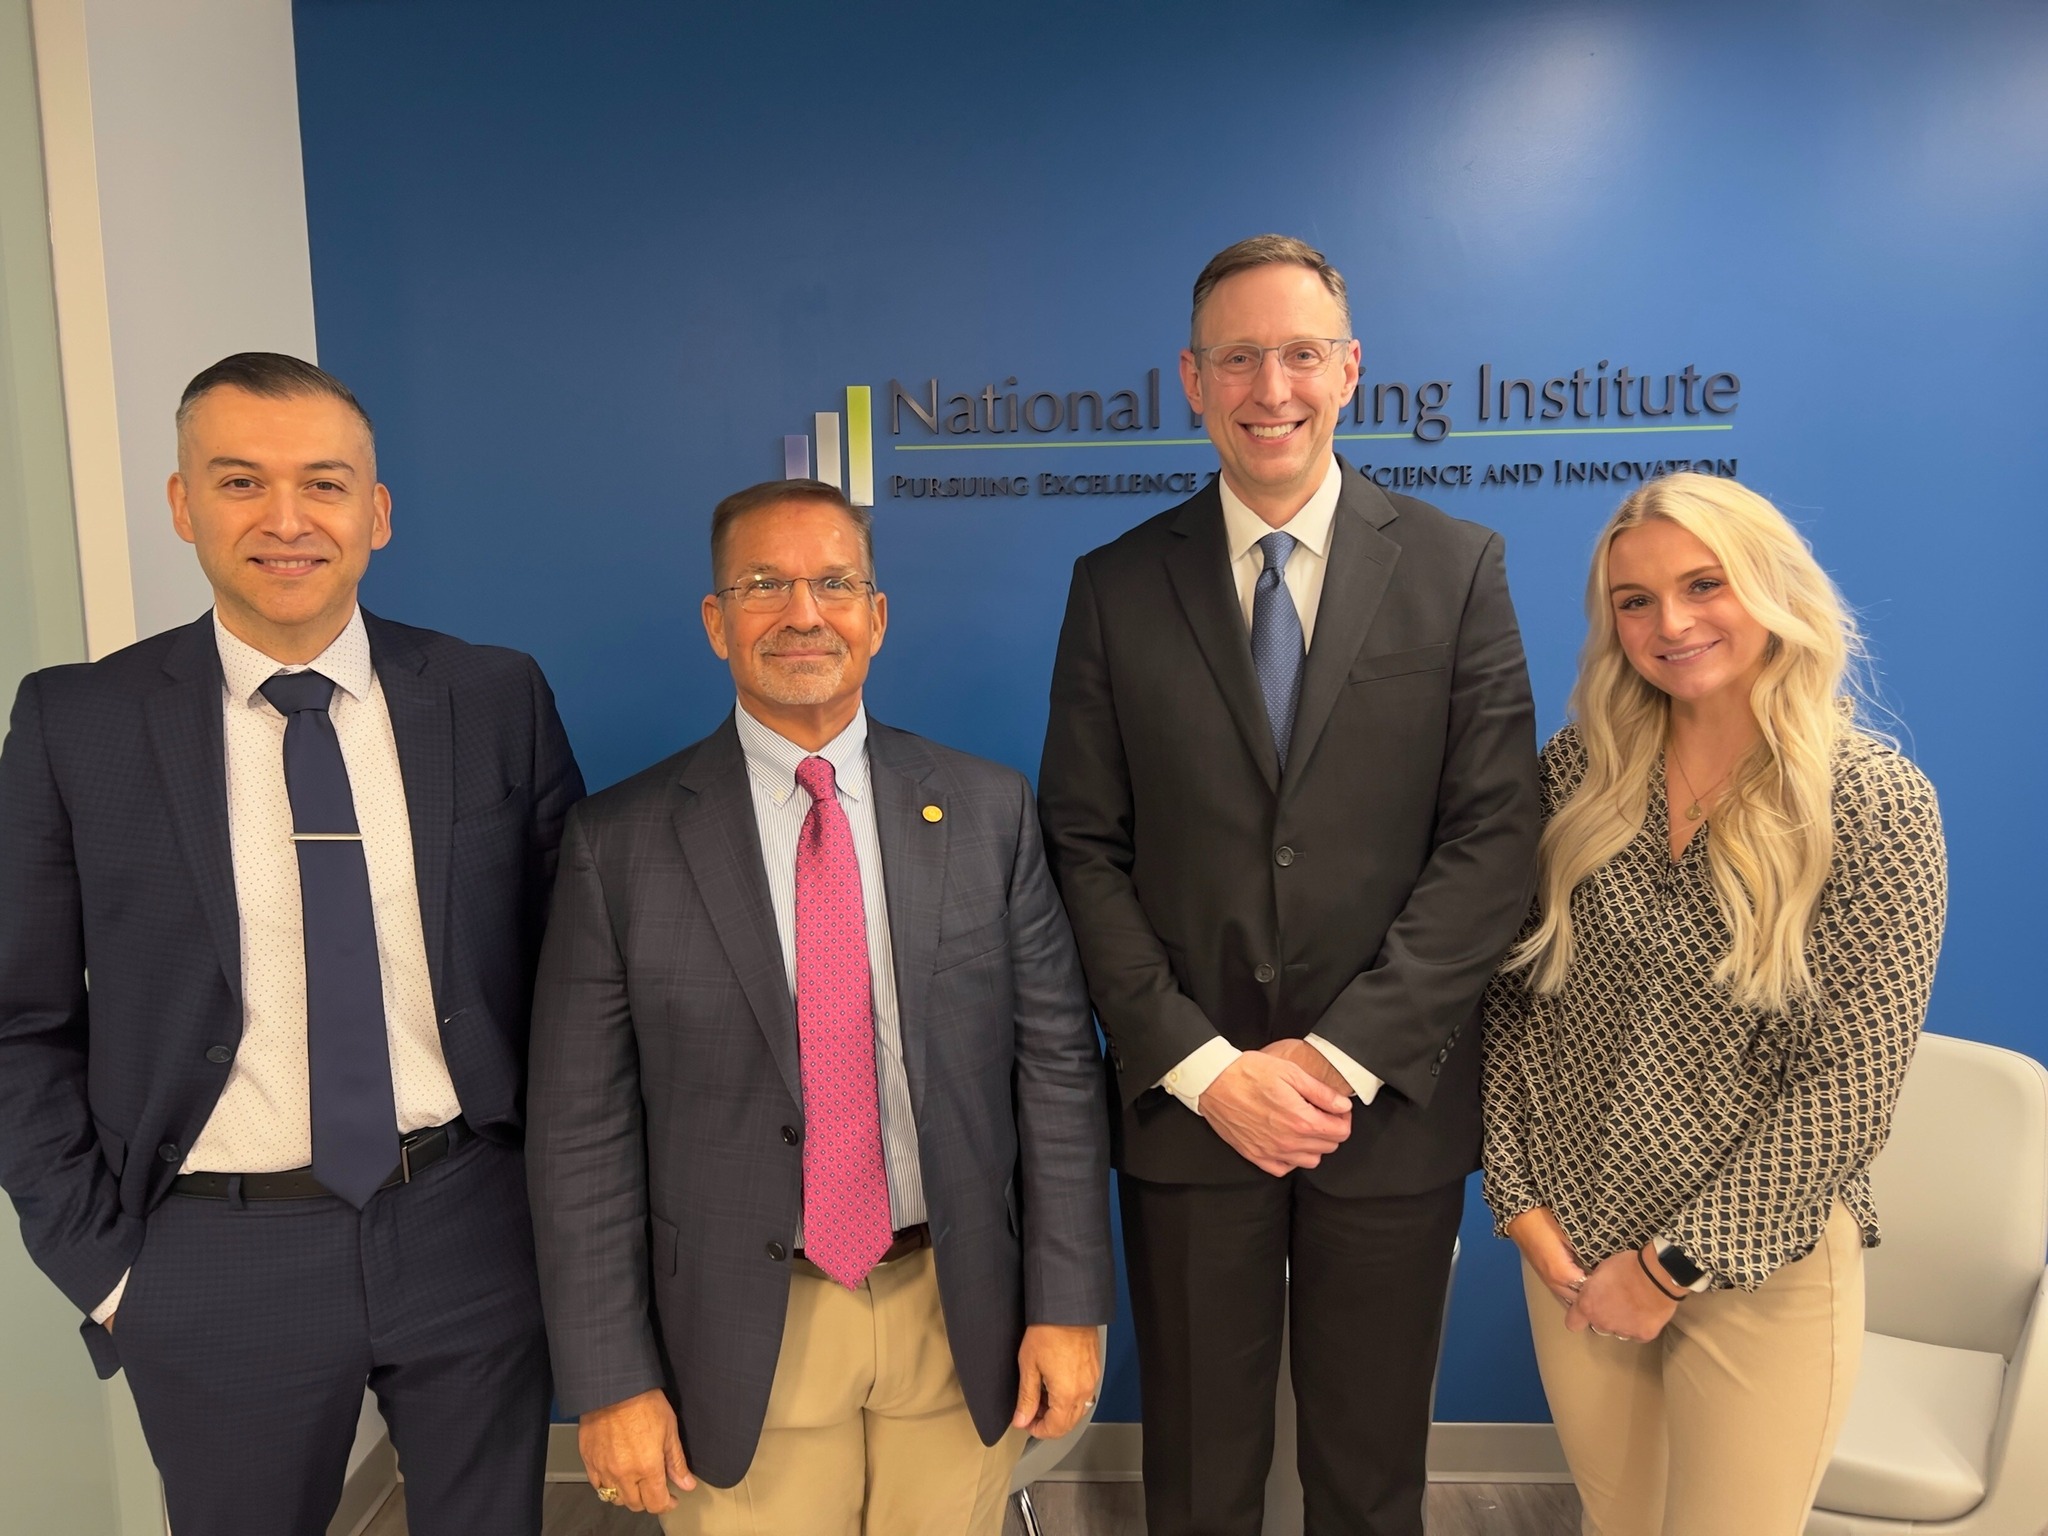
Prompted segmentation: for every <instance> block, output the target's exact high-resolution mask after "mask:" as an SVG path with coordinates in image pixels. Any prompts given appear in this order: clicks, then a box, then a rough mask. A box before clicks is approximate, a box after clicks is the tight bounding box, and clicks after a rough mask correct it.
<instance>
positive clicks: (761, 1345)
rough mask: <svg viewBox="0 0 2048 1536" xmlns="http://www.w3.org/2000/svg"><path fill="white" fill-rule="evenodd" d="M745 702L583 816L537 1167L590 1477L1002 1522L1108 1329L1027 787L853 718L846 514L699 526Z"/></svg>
mask: <svg viewBox="0 0 2048 1536" xmlns="http://www.w3.org/2000/svg"><path fill="white" fill-rule="evenodd" d="M711 549H712V568H713V571H714V573H715V577H716V580H717V583H718V586H719V590H718V591H716V592H714V593H713V594H711V595H710V596H708V597H706V598H705V599H704V626H705V631H706V633H707V634H708V635H709V637H710V641H711V645H712V649H713V650H715V651H716V652H717V653H718V654H719V655H720V656H721V657H723V658H724V659H725V660H726V662H727V663H728V664H729V665H730V667H731V669H732V676H733V682H734V684H735V685H736V688H737V690H738V695H739V699H738V708H737V709H736V710H735V712H734V713H733V715H732V716H731V717H730V718H729V719H728V720H727V721H726V722H725V723H724V724H723V725H721V726H720V727H719V728H718V730H716V731H715V732H713V733H712V734H711V735H710V736H708V737H706V738H705V739H704V740H703V741H700V742H698V743H697V744H696V745H695V746H692V747H688V748H686V749H685V750H684V751H682V752H680V753H678V754H677V755H676V756H674V757H672V758H669V759H668V760H666V761H664V762H661V763H657V764H656V765H655V766H654V767H652V768H650V769H648V770H646V771H645V772H643V773H641V774H639V775H637V776H636V777H634V778H631V779H628V780H627V781H626V782H624V783H623V784H620V785H617V786H616V787H614V788H612V789H610V790H607V791H605V792H604V793H602V794H599V795H597V796H594V797H593V798H592V799H590V800H588V801H586V802H584V804H583V805H582V806H581V807H579V808H578V809H577V810H576V811H575V812H574V813H573V814H572V816H571V819H570V822H569V826H568V829H567V832H566V834H565V838H564V842H563V859H562V867H561V877H560V883H559V885H558V887H557V894H556V900H555V907H554V914H553V917H552V920H551V922H550V925H549V929H548V934H547V939H546V942H545V944H544V946H543V950H542V959H541V966H540V976H539V980H538V983H537V988H536V1001H535V1011H534V1033H533V1058H532V1073H533V1086H532V1090H531V1098H530V1103H529V1115H530V1129H529V1133H528V1158H529V1179H530V1186H531V1193H532V1199H533V1207H534V1218H535V1222H536V1229H537V1232H538V1238H539V1253H540V1266H541V1277H542V1295H543V1300H544V1303H545V1306H546V1311H547V1320H548V1331H549V1335H550V1340H551V1346H552V1351H553V1355H554V1364H555V1379H556V1384H557V1390H558V1394H559V1397H560V1400H561V1402H562V1404H563V1406H564V1407H566V1408H567V1409H568V1410H570V1411H572V1412H574V1413H577V1414H579V1415H580V1416H581V1420H582V1428H581V1433H580V1443H581V1447H582V1452H583V1459H584V1464H585V1467H586V1469H587V1470H588V1472H589V1475H590V1480H591V1483H592V1485H593V1486H594V1487H595V1488H596V1489H597V1493H598V1497H600V1498H602V1499H605V1500H606V1501H607V1502H615V1503H619V1504H623V1505H625V1506H627V1507H629V1508H633V1509H647V1510H653V1511H655V1512H657V1513H660V1514H662V1516H663V1523H664V1525H665V1527H666V1528H667V1529H668V1530H670V1531H671V1532H693V1533H694V1532H706V1533H721V1536H722V1533H728V1532H763V1533H765V1532H774V1533H776V1536H804V1533H811V1532H816V1533H820V1536H822V1533H827V1532H829V1533H833V1536H840V1533H844V1532H852V1531H860V1530H866V1531H870V1532H876V1533H881V1532H887V1533H889V1536H914V1533H920V1532H929V1533H932V1536H939V1533H944V1536H958V1533H960V1532H963V1531H966V1532H976V1533H980V1532H987V1533H991V1536H993V1533H994V1532H996V1531H998V1530H999V1529H1000V1527H1001V1523H1002V1512H1003V1505H1004V1502H1005V1497H1006V1495H1007V1492H1008V1488H1009V1481H1010V1473H1011V1470H1012V1468H1013V1467H1014V1466H1015V1463H1016V1459H1017V1456H1018V1455H1019V1453H1020V1452H1021V1450H1022V1448H1023V1443H1024V1439H1025V1437H1026V1436H1027V1435H1038V1436H1042V1437H1052V1436H1057V1435H1060V1434H1064V1433H1065V1432H1066V1431H1067V1430H1068V1429H1070V1428H1071V1427H1072V1426H1073V1425H1074V1424H1075V1423H1076V1422H1077V1421H1078V1420H1079V1418H1080V1416H1081V1415H1082V1413H1083V1412H1085V1410H1086V1409H1087V1407H1088V1406H1089V1405H1090V1404H1091V1403H1092V1401H1093V1398H1094V1393H1095V1390H1096V1386H1097V1383H1098V1381H1099V1379H1100V1375H1101V1362H1100V1358H1099V1351H1098V1346H1097V1332H1096V1330H1097V1326H1098V1325H1099V1324H1101V1323H1103V1322H1106V1321H1107V1320H1108V1318H1109V1315H1110V1311H1111V1305H1112V1278H1111V1267H1110V1245H1109V1226H1108V1144H1107V1138H1108V1114H1107V1103H1106V1094H1105V1087H1104V1080H1103V1075H1102V1067H1101V1063H1100V1060H1099V1056H1098V1047H1097V1042H1096V1034H1095V1027H1094V1024H1093V1021H1092V1018H1091V1015H1090V1012H1089V1005H1088V999H1087V994H1086V990H1085V988H1084V986H1083V983H1082V978H1081V972H1080V967H1079V963H1078V961H1077V959H1076V957H1075V952H1074V944H1073V938H1072V935H1071V934H1070V933H1069V931H1068V927H1067V921H1066V917H1065V914H1064V913H1063V912H1062V910H1061V908H1060V904H1059V900H1058V897H1057V896H1056V895H1055V894H1054V891H1053V886H1052V881H1051V879H1050V877H1049V875H1048V873H1047V870H1046V864H1045V855H1044V851H1043V849H1042V848H1041V846H1040V843H1039V833H1038V825H1037V820H1036V815H1035V812H1034V809H1033V805H1032V796H1031V791H1030V788H1029V786H1028V785H1027V783H1026V782H1025V780H1024V778H1023V777H1022V776H1021V775H1020V774H1018V773H1016V772H1014V771H1012V770H1011V769H1008V768H1003V767H999V766H997V765H995V764H993V763H988V762H984V761H981V760H979V759H976V758H972V757H968V756H965V755H964V754H962V753H959V752H954V751H951V750H949V749H947V748H945V747H941V746H939V745H937V744H936V743H933V742H929V741H925V740H923V739H921V738H919V737H916V736H912V735H909V734H907V733H905V732H902V731H896V730H891V729H890V728H888V727H887V726H884V725H881V724H879V723H878V722H875V721H871V720H870V719H869V718H868V716H867V713H866V711H865V709H864V708H863V706H862V703H861V686H862V683H863V681H864V679H865V678H866V675H867V669H868V663H869V660H870V658H872V657H873V655H874V654H875V653H876V652H877V651H878V650H879V649H880V648H881V644H882V638H883V635H884V633H885V631H886V629H887V624H888V603H887V599H885V598H884V597H883V596H882V595H881V594H880V592H878V591H877V590H876V588H875V582H874V558H873V547H872V542H871V538H870V531H869V517H868V514H867V513H866V512H865V511H864V510H862V509H858V508H855V507H853V506H851V505H849V504H848V502H847V501H846V499H845V498H844V497H843V496H842V495H841V494H840V493H839V492H838V491H837V490H836V489H834V488H832V487H830V486H827V485H824V484H821V483H819V482H816V481H801V480H799V481H774V482H770V483H768V484H765V485H760V486H755V487H753V488H751V489H749V490H746V491H741V492H739V493H737V494H736V495H733V496H730V497H728V498H726V500H725V501H723V502H721V503H720V504H719V506H718V508H717V510H716V512H715V513H714V514H713V518H712V534H711Z"/></svg>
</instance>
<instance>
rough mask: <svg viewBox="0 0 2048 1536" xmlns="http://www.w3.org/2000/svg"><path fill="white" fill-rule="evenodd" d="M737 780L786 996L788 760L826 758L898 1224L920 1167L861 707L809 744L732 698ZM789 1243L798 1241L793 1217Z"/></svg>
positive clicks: (791, 964)
mask: <svg viewBox="0 0 2048 1536" xmlns="http://www.w3.org/2000/svg"><path fill="white" fill-rule="evenodd" d="M733 721H734V724H735V725H736V726H737V727H738V729H739V736H740V748H741V750H742V751H743V752H745V753H746V758H747V780H748V783H749V785H750V787H751V788H752V789H753V792H754V822H755V825H756V826H757V827H758V828H759V829H760V833H761V861H762V863H763V864H764V865H765V866H766V868H767V872H768V899H769V901H770V902H771V903H773V905H774V907H775V932H776V936H777V938H779V939H780V940H781V943H782V965H783V970H784V971H785V972H786V974H787V975H788V977H789V995H790V998H791V1000H792V1002H793V1001H794V1000H795V998H796V845H797V840H798V837H799V836H800V835H801V833H802V832H803V826H804V820H805V818H806V817H808V816H809V815H810V813H811V797H810V796H809V795H808V794H804V793H802V792H800V791H799V790H798V788H797V782H796V770H797V765H798V764H800V763H801V762H803V761H804V759H805V758H808V757H822V758H824V759H825V761H826V762H828V763H830V764H831V765H832V776H833V786H834V788H835V789H837V791H838V797H839V805H840V808H841V809H842V810H844V811H845V812H846V821H847V825H848V827H849V828H850V829H851V830H852V833H853V853H854V858H855V860H856V862H858V863H859V865H860V891H861V906H862V908H863V910H864V913H865V916H866V920H867V933H868V981H869V985H870V988H871V991H872V994H873V1001H874V1011H875V1086H876V1089H877V1099H878V1101H879V1103H880V1106H881V1113H882V1160H883V1163H884V1165H885V1166H886V1168H887V1170H888V1175H889V1213H890V1222H889V1224H890V1225H891V1226H892V1227H894V1228H896V1229H897V1230H898V1231H901V1230H902V1229H903V1228H905V1227H914V1226H916V1225H917V1224H918V1223H919V1222H921V1221H923V1220H924V1219H925V1204H924V1171H923V1169H921V1168H920V1167H919V1166H918V1161H917V1156H918V1153H917V1121H916V1119H915V1118H914V1117H913V1116H912V1114H911V1109H910V1076H909V1074H908V1073H907V1072H906V1071H905V1070H904V1066H903V1025H902V1019H901V1017H900V1015H899V1013H898V1011H897V1003H896V951H895V947H894V945H893V944H891V942H890V938H889V895H888V889H887V887H886V886H884V885H883V883H882V834H881V830H880V827H879V824H878V823H877V822H876V820H875V797H874V795H873V794H872V793H871V790H872V786H873V779H872V775H871V773H870V770H869V764H868V712H867V708H866V706H862V707H861V708H859V709H856V710H855V711H854V716H853V720H852V722H851V723H850V724H849V725H848V726H847V727H846V729H845V730H843V731H841V732H840V733H839V734H838V735H837V736H835V737H833V738H832V739H831V740H830V741H828V742H826V743H825V745H824V746H822V747H820V748H819V749H818V750H817V751H816V752H810V751H807V750H805V749H804V748H803V747H800V746H798V745H797V744H796V743H795V742H793V741H791V740H789V738H787V737H786V736H783V735H782V734H781V733H780V732H778V731H774V730H771V729H770V728H769V727H767V726H765V725H763V724H762V723H761V722H760V721H758V720H756V719H755V718H754V717H753V716H752V715H750V714H748V713H747V710H746V706H745V705H744V704H742V705H740V706H739V707H738V708H737V709H735V710H734V711H733ZM794 1242H795V1245H796V1246H797V1247H799V1248H801V1247H802V1246H803V1224H802V1221H801V1218H799V1221H798V1224H797V1230H796V1234H795V1237H794Z"/></svg>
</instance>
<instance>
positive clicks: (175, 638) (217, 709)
mask: <svg viewBox="0 0 2048 1536" xmlns="http://www.w3.org/2000/svg"><path fill="white" fill-rule="evenodd" d="M363 624H364V628H365V629H366V630H367V632H368V634H369V640H370V656H371V660H372V663H373V664H374V666H375V667H376V671H377V678H378V681H379V682H380V683H381V684H382V686H383V691H384V697H385V702H386V705H387V707H388V708H389V710H390V714H391V730H392V735H393V737H394V738H395V739H396V742H397V745H398V762H399V772H400V776H401V778H402V779H403V781H404V784H405V798H406V810H407V814H408V816H409V817H410V820H411V824H412V843H413V868H414V872H415V876H416V879H417V882H418V886H419V898H420V925H421V928H422V931H423V933H424V936H425V938H426V949H427V963H428V967H429V971H430V973H431V975H432V979H433V990H434V1006H435V1016H436V1017H437V1018H438V1019H439V1021H440V1026H441V1044H442V1049H443V1051H444V1053H445V1055H446V1057H447V1062H448V1073H449V1076H450V1078H451V1079H452V1080H453V1082H454V1085H455V1091H456V1094H457V1096H458V1098H459V1099H460V1100H461V1102H462V1108H463V1113H464V1115H465V1116H466V1117H467V1118H468V1120H469V1122H470V1123H471V1124H472V1125H473V1126H474V1127H475V1128H476V1129H477V1131H478V1132H479V1133H480V1134H481V1135H483V1136H485V1137H487V1138H489V1139H491V1140H494V1141H498V1142H501V1143H504V1144H507V1145H517V1144H518V1143H519V1140H520V1137H521V1134H522V1113H523V1109H522V1102H521V1101H522V1095H523V1090H524V1084H525V1065H526V1031H527V1023H528V1019H529V1016H530V998H531V995H532V992H531V989H532V982H533V972H534V965H535V962H536V959H537V957H538V953H539V948H540V936H541V929H542V926H543V923H544V920H545V915H546V908H547V896H548V887H549V884H550V882H551V881H552V880H553V878H554V870H555V851H556V845H557V843H558V841H559V839H560V837H561V829H562V820H563V817H564V816H565V815H566V814H567V812H568V809H569V807H570V805H572V804H573V803H574V802H575V801H576V800H577V799H579V798H580V797H581V796H582V793H583V779H582V776H581V775H580V774H579V773H578V772H577V769H576V760H575V758H574V756H573V755H572V754H571V753H570V750H569V742H568V738H567V737H566V736H565V735H564V734H563V731H562V724H561V720H560V718H559V717H558V716H557V715H556V713H555V702H554V696H553V695H552V694H551V693H550V692H549V691H548V685H547V683H546V681H545V680H544V679H543V678H542V676H541V673H540V669H539V668H538V667H537V666H535V665H534V663H533V660H532V659H531V658H530V657H527V656H523V655H521V654H519V653H518V652H516V651H507V650H500V649H498V648H496V647H492V646H480V645H468V644H465V643H464V642H462V641H460V640H456V639H454V638H452V637H450V636H448V635H442V634H436V633H434V632H433V631H431V630H425V629H414V628H411V627H410V626H407V625H404V624H394V623H392V622H390V621H389V620H386V619H380V618H377V617H376V616H375V615H373V614H371V613H369V612H368V611H367V610H366V611H365V612H364V614H363ZM221 687H222V683H221V665H220V651H219V648H218V646H217V644H216V642H215V639H214V629H213V618H212V615H211V614H208V615H206V616H204V617H202V618H200V619H199V620H198V621H196V622H195V623H192V624H188V625H185V626H183V627H182V628H178V629H173V630H167V631H165V632H164V633H162V634H160V635H153V636H151V637H150V638H149V639H147V640H143V641H140V642H139V643H137V644H135V645H131V646H129V647H127V648H126V649H125V650H121V651H117V652H115V653H114V654H113V655H111V656H108V657H106V658H104V659H103V660H100V661H97V662H93V663H89V664H82V665H76V666H62V667H51V668H48V669H46V670H44V671H41V672H36V673H32V674H30V675H29V676H28V677H27V678H24V679H23V680H22V684H21V690H20V693H19V695H18V696H17V698H16V700H15V705H14V714H13V719H12V722H11V725H10V728H9V731H8V736H7V742H6V746H5V748H4V750H0V1186H4V1187H5V1188H6V1190H7V1192H8V1194H10V1195H11V1196H12V1197H13V1199H14V1205H15V1208H16V1210H17V1211H18V1212H19V1213H20V1216H21V1230H22V1238H23V1241H24V1243H25V1244H26V1246H27V1248H28V1251H29V1255H30V1257H32V1258H33V1259H34V1260H35V1261H36V1263H37V1264H38V1265H40V1266H41V1267H42V1269H43V1271H44V1272H45V1273H46V1274H48V1275H49V1276H50V1278H51V1279H52V1280H54V1281H55V1282H56V1283H57V1286H58V1288H59V1289H60V1290H62V1291H63V1292H64V1294H65V1295H66V1296H68V1297H69V1298H70V1299H71V1301H72V1303H73V1304H74V1305H75V1306H77V1307H78V1309H79V1310H80V1311H81V1312H88V1313H89V1312H90V1311H91V1310H92V1309H93V1308H94V1307H96V1306H98V1305H99V1304H100V1303H101V1302H102V1301H104V1300H105V1299H106V1297H107V1296H108V1294H109V1293H110V1292H111V1291H112V1290H113V1289H114V1285H115V1283H116V1282H117V1281H118V1280H120V1278H121V1276H122V1275H123V1274H125V1273H126V1272H127V1270H128V1269H129V1267H130V1265H131V1263H132V1262H133V1260H134V1258H135V1255H136V1253H137V1251H138V1249H139V1248H140V1247H141V1244H142V1235H143V1226H144V1218H145V1216H146V1215H147V1214H148V1212H150V1211H151V1210H153V1209H154V1208H155V1207H156V1205H157V1204H158V1202H160V1201H161V1200H162V1199H163V1198H164V1197H165V1195H166V1194H167V1193H168V1192H169V1189H170V1185H171V1181H172V1180H173V1179H174V1178H175V1177H176V1176H177V1173H178V1168H179V1165H180V1164H181V1163H182V1162H183V1161H184V1158H185V1154H186V1150H187V1149H188V1148H189V1147H190V1146H191V1145H192V1143H193V1142H194V1140H196V1139H197V1137H198V1135H199V1132H200V1130H201V1129H202V1128H203V1127H204V1126H205V1124H206V1121H207V1118H208V1117H209V1116H210V1115H211V1114H212V1112H213V1107H214V1104H215V1102H216V1101H217V1100H218V1099H219V1098H220V1094H221V1090H222V1088H223V1087H224V1086H225V1085H226V1083H227V1078H228V1071H229V1067H230V1064H231V1063H232V1062H233V1060H234V1053H235V1049H236V1047H237V1046H238V1045H239V1043H240V1041H241V1037H242V952H241V922H240V913H239V908H238V906H237V901H236V893H235V872H234V862H233V855H232V852H231V850H230V847H229V834H228V797H227V776H226V764H225V752H226V749H225V745H224V741H223V727H222V709H221ZM88 973H89V978H90V986H88ZM82 1331H83V1332H84V1335H85V1340H86V1344H87V1346H88V1348H90V1349H91V1351H92V1353H93V1357H94V1360H95V1363H96V1364H97V1365H98V1367H99V1369H100V1371H101V1373H102V1374H103V1375H111V1374H113V1372H114V1370H115V1369H117V1368H118V1363H119V1357H118V1355H117V1353H116V1350H115V1344H114V1340H113V1337H112V1335H110V1334H109V1333H108V1332H107V1330H106V1329H104V1328H102V1327H100V1326H99V1325H98V1324H96V1323H93V1322H91V1321H90V1320H88V1321H87V1322H86V1323H85V1324H84V1325H83V1328H82Z"/></svg>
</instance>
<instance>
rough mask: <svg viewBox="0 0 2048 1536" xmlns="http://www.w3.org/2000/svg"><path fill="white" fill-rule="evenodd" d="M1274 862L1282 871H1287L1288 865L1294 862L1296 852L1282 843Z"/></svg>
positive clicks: (1274, 856)
mask: <svg viewBox="0 0 2048 1536" xmlns="http://www.w3.org/2000/svg"><path fill="white" fill-rule="evenodd" d="M1273 862H1274V863H1275V864H1278V865H1279V866H1280V867H1281V868H1282V869H1285V868H1286V867H1287V866H1288V865H1290V864H1292V863H1293V862H1294V850H1293V849H1292V848H1290V847H1288V846H1287V845H1286V844H1285V843H1282V844H1281V845H1280V848H1279V851H1278V852H1276V853H1275V854H1274V855H1273Z"/></svg>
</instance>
